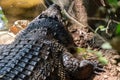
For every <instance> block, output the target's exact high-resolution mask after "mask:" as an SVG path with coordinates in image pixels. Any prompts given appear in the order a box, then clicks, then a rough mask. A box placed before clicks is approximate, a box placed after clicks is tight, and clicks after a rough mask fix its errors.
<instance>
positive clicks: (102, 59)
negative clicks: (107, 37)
mask: <svg viewBox="0 0 120 80" xmlns="http://www.w3.org/2000/svg"><path fill="white" fill-rule="evenodd" d="M76 52H77V53H87V54H82V55H83V57H84V58H87V56H88V55H89V54H88V53H91V54H92V55H93V54H94V55H96V56H97V59H98V61H99V62H100V63H101V64H102V65H107V64H108V60H107V59H106V58H105V57H103V55H102V52H100V51H94V50H91V49H86V48H80V47H77V48H76Z"/></svg>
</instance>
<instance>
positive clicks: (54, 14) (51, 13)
mask: <svg viewBox="0 0 120 80" xmlns="http://www.w3.org/2000/svg"><path fill="white" fill-rule="evenodd" d="M61 19H62V15H61V9H60V7H59V6H58V5H56V4H53V5H51V6H50V7H49V8H48V9H46V10H45V11H43V12H42V13H41V14H40V15H39V16H38V17H37V18H35V19H34V20H33V21H32V22H31V23H30V24H29V25H28V27H27V29H26V31H24V32H25V34H23V35H24V36H25V35H26V34H27V35H29V36H30V35H31V33H30V32H32V31H34V30H37V32H36V31H35V32H36V33H35V36H33V37H36V38H39V37H37V36H42V37H48V36H49V35H51V36H52V38H53V39H55V40H56V41H58V42H59V43H60V44H62V45H64V46H65V47H71V45H73V44H74V42H73V38H72V36H71V35H70V33H69V31H68V30H67V29H66V28H65V26H64V25H63V22H62V20H61ZM44 29H47V31H45V30H44ZM46 32H47V34H43V33H46ZM29 36H28V37H29ZM30 37H32V36H30Z"/></svg>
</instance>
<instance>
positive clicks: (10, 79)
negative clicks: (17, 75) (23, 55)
mask: <svg viewBox="0 0 120 80" xmlns="http://www.w3.org/2000/svg"><path fill="white" fill-rule="evenodd" d="M0 80H12V78H10V77H8V76H5V77H3V78H2V79H0Z"/></svg>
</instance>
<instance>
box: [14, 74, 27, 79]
mask: <svg viewBox="0 0 120 80" xmlns="http://www.w3.org/2000/svg"><path fill="white" fill-rule="evenodd" d="M25 77H26V75H25V74H18V75H17V76H16V78H15V79H14V80H24V78H25Z"/></svg>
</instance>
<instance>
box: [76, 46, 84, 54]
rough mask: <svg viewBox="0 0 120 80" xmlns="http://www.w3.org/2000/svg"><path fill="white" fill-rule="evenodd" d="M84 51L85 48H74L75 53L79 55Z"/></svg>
mask: <svg viewBox="0 0 120 80" xmlns="http://www.w3.org/2000/svg"><path fill="white" fill-rule="evenodd" d="M85 51H86V49H85V48H80V47H77V48H76V52H77V53H81V52H85Z"/></svg>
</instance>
